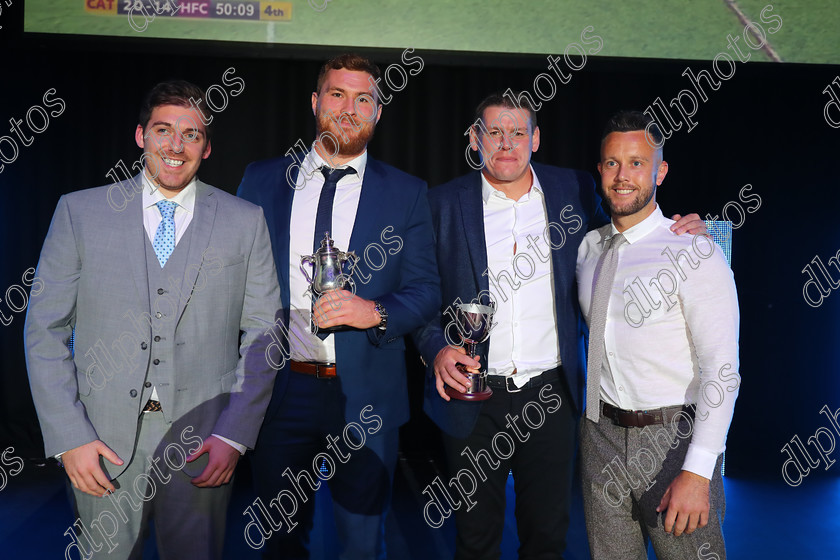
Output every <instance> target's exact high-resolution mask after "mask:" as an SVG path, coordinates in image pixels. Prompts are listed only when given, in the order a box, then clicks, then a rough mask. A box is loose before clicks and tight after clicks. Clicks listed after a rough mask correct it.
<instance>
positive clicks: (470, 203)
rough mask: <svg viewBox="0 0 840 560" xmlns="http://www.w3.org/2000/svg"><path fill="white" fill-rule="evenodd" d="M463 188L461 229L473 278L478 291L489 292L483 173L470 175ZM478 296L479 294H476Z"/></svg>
mask: <svg viewBox="0 0 840 560" xmlns="http://www.w3.org/2000/svg"><path fill="white" fill-rule="evenodd" d="M467 181H468V182H467V184H465V185H463V186H462V187H461V192H460V193H459V198H460V201H461V204H460V208H461V227H462V229H463V231H464V238H465V239H466V240H467V251H468V252H469V256H470V263H472V269H473V276H474V278H475V283H476V285H477V286H478V290H479V292H480V291H483V290H489V289H490V281H489V279H488V278H487V275H486V274H485V273H486V272H487V242H486V239H485V237H484V206H483V204H484V200H483V199H482V197H481V173H480V172H479V173H475V174H473V175H470V177H469V178H468V179H467ZM476 295H478V294H476Z"/></svg>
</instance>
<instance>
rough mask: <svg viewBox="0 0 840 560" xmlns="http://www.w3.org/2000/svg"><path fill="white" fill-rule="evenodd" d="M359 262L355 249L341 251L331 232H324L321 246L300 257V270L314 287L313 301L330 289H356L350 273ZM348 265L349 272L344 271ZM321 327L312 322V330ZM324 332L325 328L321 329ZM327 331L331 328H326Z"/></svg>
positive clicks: (311, 286) (314, 330) (315, 330)
mask: <svg viewBox="0 0 840 560" xmlns="http://www.w3.org/2000/svg"><path fill="white" fill-rule="evenodd" d="M358 262H359V257H357V256H356V253H354V252H353V251H347V252H346V253H345V252H344V251H340V250H338V249H336V247H335V245H334V244H333V240H332V238H331V237H330V232H328V231H327V232H324V239H323V240H321V247H320V248H318V250H317V251H315V253H314V254H312V255H304V256H302V257H301V258H300V271H301V272H302V273H303V276H304V277H305V278H306V281H307V282H309V286H310V288H311V289H312V295H313V298H312V299H313V301H314V300H315V299H317V298H318V297H320V296H321V294H323V293H324V292H326V291H329V290H341V289H344V288H345V287H349V289H350V290H351V291H352V290H353V289H354V285H353V279H352V278H351V277H350V275H351V274H352V273H353V267H354V266H356V263H358ZM304 265H309V267H311V269H312V275H310V274H309V271H308V270H307V269H306V268H304ZM345 265H347V267H348V272H347V273H345V272H344V267H345ZM318 330H319V329H318V328H317V327H316V326H315V323H314V321H313V323H312V332H317V331H318ZM320 331H321V332H324V331H325V329H320ZM326 331H327V332H329V331H331V329H326Z"/></svg>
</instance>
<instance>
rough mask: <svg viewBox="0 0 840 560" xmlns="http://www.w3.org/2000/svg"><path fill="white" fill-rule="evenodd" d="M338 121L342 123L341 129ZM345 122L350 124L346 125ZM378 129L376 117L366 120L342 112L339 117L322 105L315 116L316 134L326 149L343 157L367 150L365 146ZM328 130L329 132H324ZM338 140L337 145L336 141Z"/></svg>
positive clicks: (356, 154) (353, 155)
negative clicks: (332, 115) (322, 107)
mask: <svg viewBox="0 0 840 560" xmlns="http://www.w3.org/2000/svg"><path fill="white" fill-rule="evenodd" d="M336 122H338V123H341V130H339V128H338V125H336ZM345 123H347V125H349V126H345ZM375 129H376V119H372V120H371V121H370V122H366V121H365V120H364V119H362V118H360V117H359V116H358V115H357V116H356V117H355V118H354V117H353V116H351V115H349V114H347V113H342V114H341V115H339V116H338V117H330V115H329V114H327V113H325V112H324V111H323V110H322V109H321V107H320V106H319V107H318V114H317V115H316V118H315V135H316V137H317V138H318V139H319V141H320V142H321V144H322V145H323V147H324V151H325V152H327V153H329V154H333V155H338V156H343V157H350V156H352V157H355V156H358V155H359V154H361V153H362V152H364V151H365V148H366V147H367V145H368V142H370V140H371V138H373V132H374V130H375ZM324 132H328V133H329V134H323V133H324ZM336 140H337V141H338V146H337V147H336V145H335V142H336Z"/></svg>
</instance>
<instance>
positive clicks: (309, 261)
mask: <svg viewBox="0 0 840 560" xmlns="http://www.w3.org/2000/svg"><path fill="white" fill-rule="evenodd" d="M304 264H308V265H309V266H312V267H314V266H315V257H313V256H312V255H305V256H303V257H301V258H300V271H301V272H302V273H303V275H304V276H305V277H306V281H307V282H308V283H309V284H310V285H312V277H311V276H310V275H309V273H308V272H307V271H306V269H305V268H303V265H304Z"/></svg>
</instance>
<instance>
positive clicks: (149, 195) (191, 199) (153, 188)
mask: <svg viewBox="0 0 840 560" xmlns="http://www.w3.org/2000/svg"><path fill="white" fill-rule="evenodd" d="M143 185H144V187H145V188H144V189H143V208H144V209H146V208H149V207H150V206H154V205H155V204H157V203H158V202H160V201H161V200H171V201H172V202H175V203H176V204H178V206H180V207H181V208H183V209H184V210H186V211H187V212H189V213H191V214H192V213H193V210H194V208H195V189H196V179H195V177H193V178H192V180H191V181H190V182H189V184H188V185H187V186H186V187H184V188H183V189H181V190H180V191H178V194H176V195H175V196H173V197H172V198H169V199H167V198H166V197H165V196H163V193H162V192H160V189H159V188H158V186H157V185H154V184H152V182H151V181H150V180H149V178H148V177H147V176H146V174H145V173H143Z"/></svg>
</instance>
